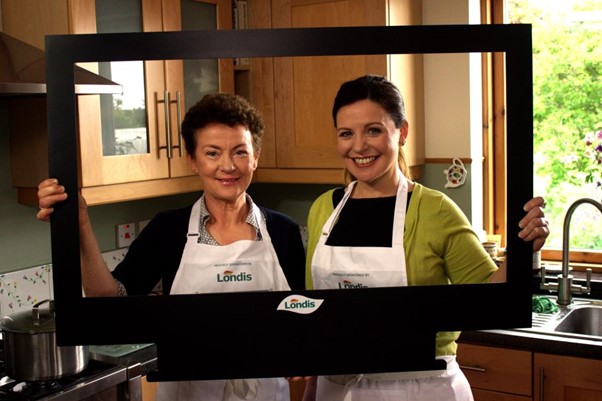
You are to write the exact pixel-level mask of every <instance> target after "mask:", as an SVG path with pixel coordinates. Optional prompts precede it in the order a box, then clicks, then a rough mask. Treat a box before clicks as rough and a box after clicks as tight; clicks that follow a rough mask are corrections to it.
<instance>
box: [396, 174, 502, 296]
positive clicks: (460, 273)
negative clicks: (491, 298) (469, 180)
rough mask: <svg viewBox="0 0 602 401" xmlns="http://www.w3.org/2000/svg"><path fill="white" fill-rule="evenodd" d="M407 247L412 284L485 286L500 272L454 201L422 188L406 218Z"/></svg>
mask: <svg viewBox="0 0 602 401" xmlns="http://www.w3.org/2000/svg"><path fill="white" fill-rule="evenodd" d="M404 248H405V254H406V267H407V269H408V282H409V283H410V285H443V284H450V283H451V284H462V283H482V282H485V281H487V279H488V278H489V277H490V276H491V274H492V273H493V272H494V271H496V270H497V266H496V265H495V263H494V262H493V260H492V259H491V257H490V256H489V255H488V254H487V252H485V250H484V249H483V247H482V245H481V242H480V241H479V238H478V236H477V235H476V233H475V232H474V230H473V228H472V226H471V224H470V222H469V220H468V218H467V217H466V216H465V215H464V213H463V212H462V210H461V209H460V208H459V207H458V206H457V205H456V204H455V203H454V202H453V200H451V199H450V198H449V197H448V196H446V195H445V194H443V193H441V192H438V191H435V190H431V189H428V188H425V187H422V186H419V185H416V187H415V188H414V191H413V193H412V200H411V203H410V205H409V208H408V213H407V215H406V225H405V232H404Z"/></svg>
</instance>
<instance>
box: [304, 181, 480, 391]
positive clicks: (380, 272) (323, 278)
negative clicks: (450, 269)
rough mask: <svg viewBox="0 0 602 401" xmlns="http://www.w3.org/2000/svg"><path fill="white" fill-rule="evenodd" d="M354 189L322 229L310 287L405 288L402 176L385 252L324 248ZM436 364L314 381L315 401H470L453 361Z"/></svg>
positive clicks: (405, 196) (404, 192)
mask: <svg viewBox="0 0 602 401" xmlns="http://www.w3.org/2000/svg"><path fill="white" fill-rule="evenodd" d="M354 186H355V182H352V183H351V184H349V186H348V187H347V190H346V193H345V195H344V196H343V199H342V200H341V202H340V203H339V204H338V205H337V207H336V209H335V210H334V211H333V213H332V215H331V216H330V217H329V218H328V220H327V221H326V223H325V224H324V228H323V229H322V235H321V236H320V238H319V240H318V244H317V246H316V250H315V252H314V256H313V259H312V278H313V282H314V288H316V289H332V288H343V289H352V288H361V287H393V286H407V285H408V280H407V271H406V263H405V251H404V247H403V233H404V226H405V214H406V206H407V200H408V181H407V179H406V178H405V177H404V176H402V177H401V180H400V182H399V186H398V188H397V198H396V200H395V212H394V222H393V233H392V242H391V247H390V248H388V247H345V246H328V245H326V240H327V238H328V236H329V235H330V232H331V231H332V227H333V226H334V224H335V222H336V221H337V219H338V216H339V214H340V213H341V210H343V207H344V205H345V203H346V202H347V200H348V199H349V197H350V196H351V193H352V191H353V188H354ZM441 359H445V360H446V362H447V369H446V370H439V371H420V372H392V373H381V374H360V375H345V376H325V377H318V384H317V392H316V401H375V400H377V401H406V400H407V401H416V400H428V401H431V400H446V401H453V400H457V401H459V400H462V401H468V400H472V399H473V398H472V392H471V391H470V385H469V384H468V381H467V380H466V377H465V376H464V374H463V373H462V371H461V370H460V369H459V366H458V363H457V362H456V360H455V357H454V356H446V357H442V358H441Z"/></svg>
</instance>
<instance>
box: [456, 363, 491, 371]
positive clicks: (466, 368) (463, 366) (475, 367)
mask: <svg viewBox="0 0 602 401" xmlns="http://www.w3.org/2000/svg"><path fill="white" fill-rule="evenodd" d="M460 369H465V370H473V371H475V372H487V369H485V368H479V367H478V366H465V365H460Z"/></svg>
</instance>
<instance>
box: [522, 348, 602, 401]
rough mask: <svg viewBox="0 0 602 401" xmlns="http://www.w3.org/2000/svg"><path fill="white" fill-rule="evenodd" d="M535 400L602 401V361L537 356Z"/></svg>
mask: <svg viewBox="0 0 602 401" xmlns="http://www.w3.org/2000/svg"><path fill="white" fill-rule="evenodd" d="M533 363H534V372H535V377H534V379H535V380H534V386H533V387H534V392H535V401H599V400H602V361H600V360H594V359H585V358H575V357H568V356H559V355H549V354H540V353H535V354H534V362H533Z"/></svg>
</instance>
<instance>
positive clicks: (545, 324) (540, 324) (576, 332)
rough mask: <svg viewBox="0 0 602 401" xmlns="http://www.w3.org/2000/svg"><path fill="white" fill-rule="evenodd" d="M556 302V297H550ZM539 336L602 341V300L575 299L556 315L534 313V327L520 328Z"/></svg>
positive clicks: (561, 307) (561, 308)
mask: <svg viewBox="0 0 602 401" xmlns="http://www.w3.org/2000/svg"><path fill="white" fill-rule="evenodd" d="M550 299H553V300H554V301H555V297H550ZM516 330H518V331H527V332H531V333H537V334H546V335H553V336H559V337H568V338H577V339H585V340H589V341H602V300H589V299H579V298H575V299H574V302H572V303H571V304H570V305H567V306H559V309H558V311H556V312H555V313H533V320H532V327H529V328H519V329H516Z"/></svg>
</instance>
